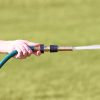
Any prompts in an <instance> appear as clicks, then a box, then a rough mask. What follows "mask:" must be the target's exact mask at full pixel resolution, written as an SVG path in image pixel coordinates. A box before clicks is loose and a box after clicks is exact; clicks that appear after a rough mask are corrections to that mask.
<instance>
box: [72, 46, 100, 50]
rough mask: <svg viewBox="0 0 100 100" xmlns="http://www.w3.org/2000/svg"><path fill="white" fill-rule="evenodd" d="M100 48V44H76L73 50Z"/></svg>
mask: <svg viewBox="0 0 100 100" xmlns="http://www.w3.org/2000/svg"><path fill="white" fill-rule="evenodd" d="M96 49H100V45H90V46H76V47H73V50H96Z"/></svg>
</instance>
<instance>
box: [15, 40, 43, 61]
mask: <svg viewBox="0 0 100 100" xmlns="http://www.w3.org/2000/svg"><path fill="white" fill-rule="evenodd" d="M29 46H40V45H39V43H32V42H28V41H27V42H26V41H24V43H23V42H22V43H20V44H19V45H16V47H15V49H16V50H17V51H18V54H17V55H16V56H15V58H17V59H25V58H26V57H29V56H30V55H31V54H34V55H36V56H40V55H41V52H40V51H35V52H33V51H32V50H31V49H30V48H29Z"/></svg>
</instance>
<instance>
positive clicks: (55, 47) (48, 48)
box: [0, 44, 100, 68]
mask: <svg viewBox="0 0 100 100" xmlns="http://www.w3.org/2000/svg"><path fill="white" fill-rule="evenodd" d="M30 48H31V49H32V51H33V52H35V51H41V53H45V52H50V53H54V52H59V51H61V52H63V51H80V50H98V49H100V45H90V46H58V45H50V46H44V45H43V44H41V45H40V46H39V47H34V46H30ZM16 54H18V52H17V50H14V51H12V52H11V53H9V54H8V55H7V56H6V57H4V59H3V60H2V61H0V68H2V67H3V65H4V64H5V63H6V62H7V61H8V60H9V59H10V58H12V57H14V56H15V55H16Z"/></svg>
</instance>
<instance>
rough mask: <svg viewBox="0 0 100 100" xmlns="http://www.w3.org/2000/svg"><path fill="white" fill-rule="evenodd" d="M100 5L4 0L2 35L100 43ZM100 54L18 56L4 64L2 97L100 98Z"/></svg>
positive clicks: (91, 0) (0, 3)
mask: <svg viewBox="0 0 100 100" xmlns="http://www.w3.org/2000/svg"><path fill="white" fill-rule="evenodd" d="M99 9H100V1H99V0H0V39H4V40H14V39H27V40H30V41H33V42H39V43H44V44H46V45H50V44H58V45H74V46H75V45H89V44H99V43H100V11H99ZM99 55H100V51H80V52H64V53H60V52H59V53H56V54H49V53H46V54H44V55H42V56H40V57H35V56H32V57H30V58H28V59H25V60H15V59H12V60H10V61H9V62H8V63H7V64H6V65H5V66H4V68H3V69H1V70H0V100H100V66H99V64H100V56H99ZM3 56H4V55H1V57H0V58H1V59H2V57H3Z"/></svg>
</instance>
